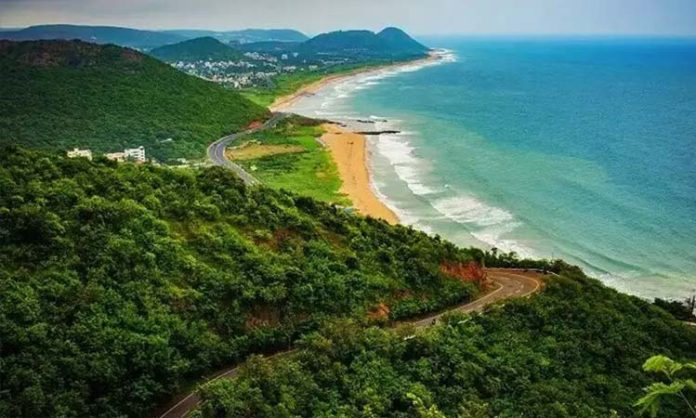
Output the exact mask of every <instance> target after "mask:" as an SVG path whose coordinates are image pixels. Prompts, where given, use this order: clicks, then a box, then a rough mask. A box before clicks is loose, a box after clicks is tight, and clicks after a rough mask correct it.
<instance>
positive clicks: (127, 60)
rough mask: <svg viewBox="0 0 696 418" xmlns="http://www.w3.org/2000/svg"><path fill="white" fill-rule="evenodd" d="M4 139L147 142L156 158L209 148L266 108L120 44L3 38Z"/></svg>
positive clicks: (36, 143) (105, 148)
mask: <svg viewBox="0 0 696 418" xmlns="http://www.w3.org/2000/svg"><path fill="white" fill-rule="evenodd" d="M0 107H2V109H3V111H2V112H0V145H3V144H19V145H25V146H31V147H38V148H47V149H53V150H66V149H69V148H72V147H85V148H91V149H92V150H93V151H97V152H109V151H117V150H121V149H123V148H124V147H132V146H138V145H144V146H145V148H146V152H147V154H148V155H150V156H154V157H156V158H158V159H167V158H176V157H202V156H204V155H205V149H206V146H207V145H208V144H209V143H210V142H212V141H214V140H216V139H217V138H219V137H221V136H223V135H224V134H227V133H230V132H234V131H237V130H239V129H241V128H242V127H244V126H246V125H247V124H248V123H250V122H251V121H253V120H258V119H260V118H264V117H266V115H267V110H266V109H264V108H262V107H259V106H257V105H255V104H253V103H251V102H250V101H248V100H246V99H244V98H243V97H241V96H240V95H239V94H237V93H236V92H233V91H229V90H226V89H224V88H222V87H220V86H218V85H216V84H214V83H211V82H208V81H205V80H202V79H199V78H196V77H193V76H188V75H186V74H183V73H181V72H179V71H177V70H176V69H174V68H172V67H170V66H169V65H167V64H164V63H162V62H160V61H158V60H156V59H154V58H152V57H149V56H147V55H144V54H142V53H139V52H137V51H134V50H131V49H126V48H121V47H118V46H115V45H96V44H89V43H85V42H81V41H31V42H19V43H18V42H11V41H0Z"/></svg>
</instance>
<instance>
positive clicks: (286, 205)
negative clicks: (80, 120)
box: [0, 147, 481, 417]
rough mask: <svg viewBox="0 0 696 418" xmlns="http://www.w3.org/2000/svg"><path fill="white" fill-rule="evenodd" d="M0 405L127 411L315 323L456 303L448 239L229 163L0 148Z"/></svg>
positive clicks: (468, 290) (70, 411)
mask: <svg viewBox="0 0 696 418" xmlns="http://www.w3.org/2000/svg"><path fill="white" fill-rule="evenodd" d="M0 243H2V244H1V245H0V295H2V297H0V341H2V345H1V346H0V363H1V364H2V367H0V382H3V384H2V385H3V386H2V388H3V394H2V396H0V416H3V417H4V416H12V417H44V416H80V417H83V416H84V417H87V416H89V417H117V416H118V417H123V416H132V417H144V416H147V415H148V412H149V411H150V409H152V408H153V407H154V406H155V404H157V403H158V401H162V400H168V399H169V396H170V395H172V393H173V392H175V391H177V390H178V389H180V388H181V385H182V384H184V383H185V382H186V380H187V379H197V378H199V377H200V376H201V374H204V373H207V372H210V371H211V370H212V369H213V368H215V367H216V366H217V367H219V366H220V365H221V364H229V363H232V362H235V361H239V360H241V359H243V358H244V357H245V356H246V355H247V354H249V353H250V352H263V351H266V350H271V349H274V348H282V347H287V345H288V343H289V342H291V341H292V340H293V339H294V338H295V337H296V336H297V335H299V334H304V333H306V332H308V331H310V330H312V329H315V328H316V327H317V324H318V323H319V322H321V321H322V320H324V319H326V318H331V317H351V318H356V319H364V318H365V317H366V316H367V312H368V311H369V310H371V309H373V308H375V307H377V306H379V305H380V303H385V304H388V305H389V306H391V307H392V313H391V315H393V317H394V318H399V317H400V316H399V315H413V314H416V313H419V312H424V311H429V310H436V309H440V308H442V307H444V306H448V305H451V304H455V303H457V302H459V301H462V300H467V299H468V298H470V297H471V296H472V295H474V294H475V292H476V290H475V288H474V287H473V285H472V284H471V283H467V282H464V281H462V280H460V279H455V278H451V277H449V276H447V275H445V274H444V273H442V271H441V267H440V263H442V262H447V263H452V262H466V261H468V260H471V259H472V257H474V256H477V257H479V256H481V254H480V252H478V253H477V252H476V251H470V250H463V249H459V248H456V247H455V246H454V245H452V244H450V243H448V242H445V241H443V240H441V239H439V238H432V237H428V236H427V235H425V234H424V233H421V232H417V231H414V230H413V229H410V228H406V227H390V226H388V225H387V224H386V223H384V222H378V221H375V220H371V219H365V218H361V217H357V216H354V215H350V214H348V213H346V212H344V211H343V210H341V209H338V208H336V207H330V206H328V205H325V204H321V203H318V202H316V201H313V200H311V199H309V198H304V197H298V196H294V195H290V194H288V193H284V192H274V191H272V190H270V189H265V188H254V189H248V188H246V187H245V186H244V185H243V184H242V182H241V181H240V180H239V179H238V178H236V177H235V176H234V175H233V174H232V173H231V172H229V171H227V170H224V169H221V168H218V167H215V168H209V169H205V170H187V169H167V168H158V167H154V166H151V165H135V164H115V163H112V162H109V161H94V162H90V161H87V160H85V159H68V158H59V157H56V156H52V155H48V154H46V153H44V152H38V151H29V150H21V149H17V148H16V147H7V148H4V149H3V148H0Z"/></svg>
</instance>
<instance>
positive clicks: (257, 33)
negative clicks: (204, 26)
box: [164, 29, 309, 44]
mask: <svg viewBox="0 0 696 418" xmlns="http://www.w3.org/2000/svg"><path fill="white" fill-rule="evenodd" d="M164 32H165V33H173V34H176V35H180V36H183V37H186V38H199V37H202V36H211V37H213V38H215V39H218V40H220V41H222V42H239V43H243V44H244V43H249V42H304V41H306V40H307V39H309V38H308V37H307V35H305V34H304V33H302V32H299V31H296V30H294V29H243V30H230V31H210V30H196V29H173V30H167V31H164Z"/></svg>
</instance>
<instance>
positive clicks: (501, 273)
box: [154, 138, 542, 418]
mask: <svg viewBox="0 0 696 418" xmlns="http://www.w3.org/2000/svg"><path fill="white" fill-rule="evenodd" d="M223 139H224V138H223ZM223 154H224V151H223ZM487 271H488V277H489V279H490V280H491V281H492V282H493V283H494V284H495V286H496V288H495V290H493V291H491V292H489V293H487V294H485V295H483V296H482V297H480V298H478V299H476V300H475V301H473V302H471V303H467V304H464V305H461V306H457V307H455V308H452V309H450V310H448V311H446V312H443V313H439V314H436V315H431V316H428V317H427V318H422V319H418V320H415V321H406V322H404V323H406V324H409V323H410V324H413V325H415V326H416V327H427V326H430V325H433V324H435V323H437V321H438V320H439V319H440V318H441V317H442V316H443V315H445V314H447V313H451V312H464V313H468V312H480V311H482V310H483V309H484V308H485V307H486V306H488V305H491V304H493V303H496V302H500V301H502V300H505V299H510V298H517V297H526V296H530V295H531V294H533V293H535V292H537V291H538V290H539V289H540V288H541V286H542V281H541V277H542V274H540V273H538V272H535V271H532V270H521V269H488V270H487ZM293 352H295V350H288V351H283V352H280V353H278V354H274V355H272V356H270V357H269V358H277V357H282V356H287V355H288V354H291V353H293ZM238 369H239V367H238V366H234V367H230V368H227V369H224V370H221V371H219V372H218V373H216V374H214V375H213V376H211V377H210V378H208V379H205V383H208V382H212V381H215V380H218V379H223V378H230V377H234V376H235V375H236V374H237V371H238ZM200 400H201V398H200V396H199V395H198V392H196V391H193V392H191V393H188V394H186V395H183V396H180V397H178V398H177V399H175V400H174V401H173V405H171V407H170V408H169V409H167V410H166V411H165V412H163V413H161V414H157V415H154V416H156V417H158V418H185V417H186V416H188V415H189V413H191V411H192V410H193V408H195V407H196V405H198V402H200Z"/></svg>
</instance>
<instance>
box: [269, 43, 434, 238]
mask: <svg viewBox="0 0 696 418" xmlns="http://www.w3.org/2000/svg"><path fill="white" fill-rule="evenodd" d="M443 57H444V55H443V52H442V51H434V52H432V53H431V54H430V55H429V56H428V57H427V58H423V59H418V60H413V61H408V62H403V63H397V64H392V65H385V66H379V67H368V68H364V69H358V70H354V71H350V72H348V73H345V74H334V75H330V76H327V77H324V78H322V79H320V80H318V81H315V82H313V83H310V84H308V85H306V86H304V87H302V88H300V89H299V90H297V91H296V92H294V93H292V94H290V95H287V96H282V97H279V98H277V99H276V100H275V101H274V103H273V104H272V105H271V106H270V107H269V109H270V110H271V111H273V112H293V111H294V110H293V109H294V106H295V105H297V104H298V103H299V102H301V101H302V100H303V99H306V98H310V97H313V96H314V95H316V94H317V93H319V92H321V91H322V90H323V89H327V88H330V87H332V86H335V85H336V84H340V83H342V82H346V81H350V80H351V79H353V78H355V77H365V76H367V77H369V76H379V75H380V74H384V73H385V72H393V71H403V70H407V71H408V70H417V69H419V68H422V67H423V66H428V65H433V64H437V63H438V62H440V60H442V59H443ZM322 128H323V129H324V132H325V133H324V135H322V137H321V142H322V144H323V145H324V146H325V147H326V148H327V150H328V151H329V152H330V153H331V157H332V158H333V160H334V162H335V163H336V166H337V168H338V171H339V175H340V178H341V181H342V186H341V189H340V192H341V193H342V194H344V195H346V196H347V197H348V198H349V199H350V201H351V202H352V204H353V208H354V209H355V210H356V211H357V212H358V213H360V214H362V215H365V216H371V217H373V218H377V219H383V220H385V221H387V222H388V223H390V224H392V225H395V224H398V223H399V217H398V216H397V215H396V213H395V212H394V210H393V209H391V208H390V207H389V206H388V205H387V203H386V202H385V200H384V198H383V197H380V195H379V192H378V191H377V190H376V188H375V186H374V184H373V182H372V177H371V174H370V162H369V158H370V150H369V149H368V144H367V142H368V141H367V138H366V134H365V133H360V131H359V130H358V129H351V128H350V127H348V126H347V125H346V124H344V123H342V122H340V121H335V122H334V123H325V124H323V125H322Z"/></svg>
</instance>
